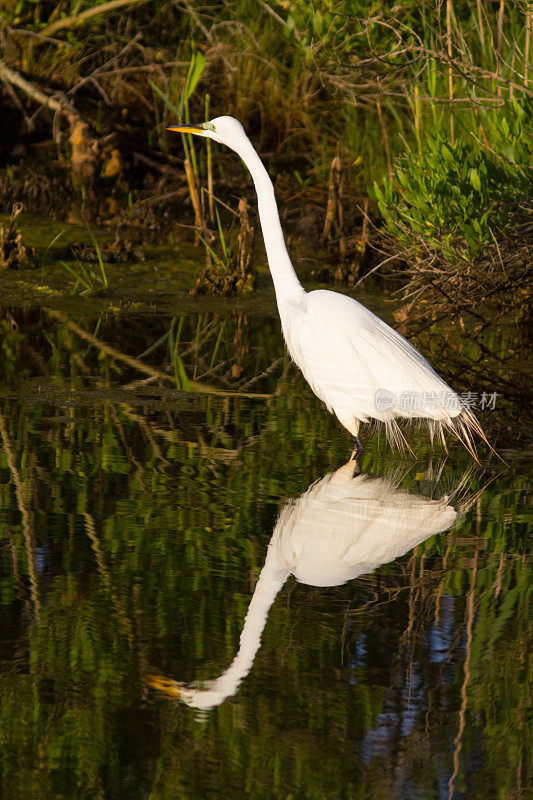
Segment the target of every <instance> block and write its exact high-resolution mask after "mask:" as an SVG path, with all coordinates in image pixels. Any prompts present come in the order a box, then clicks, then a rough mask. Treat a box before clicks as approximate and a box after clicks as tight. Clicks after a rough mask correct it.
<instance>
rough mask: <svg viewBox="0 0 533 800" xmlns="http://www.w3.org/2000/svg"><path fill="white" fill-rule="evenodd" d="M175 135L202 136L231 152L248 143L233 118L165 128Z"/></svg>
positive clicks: (237, 122)
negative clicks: (224, 146)
mask: <svg viewBox="0 0 533 800" xmlns="http://www.w3.org/2000/svg"><path fill="white" fill-rule="evenodd" d="M167 130H169V131H174V132H175V133H194V134H195V135H196V136H204V137H205V138H208V139H214V140H215V142H221V144H225V145H227V146H228V147H231V148H232V150H237V149H238V147H239V144H241V143H243V142H246V141H248V137H247V136H246V133H245V130H244V128H243V127H242V125H241V123H240V122H239V121H238V120H236V119H234V118H233V117H216V118H215V119H211V120H209V122H201V123H199V124H188V125H171V126H170V127H169V128H167Z"/></svg>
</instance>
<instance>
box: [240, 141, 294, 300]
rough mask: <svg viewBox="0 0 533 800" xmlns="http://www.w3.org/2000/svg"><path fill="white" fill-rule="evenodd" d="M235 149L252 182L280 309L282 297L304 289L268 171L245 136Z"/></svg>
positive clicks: (292, 297)
mask: <svg viewBox="0 0 533 800" xmlns="http://www.w3.org/2000/svg"><path fill="white" fill-rule="evenodd" d="M236 152H237V153H238V154H239V155H240V157H241V158H242V160H243V161H244V163H245V164H246V166H247V167H248V169H249V170H250V174H251V176H252V178H253V181H254V184H255V190H256V192H257V202H258V206H259V219H260V220H261V228H262V231H263V238H264V240H265V249H266V254H267V258H268V266H269V267H270V272H271V274H272V280H273V281H274V288H275V290H276V298H277V301H278V307H279V308H280V311H281V307H282V304H283V302H284V301H286V300H299V299H300V298H301V297H302V296H303V295H304V294H305V292H304V289H303V288H302V285H301V284H300V281H299V280H298V277H297V275H296V272H295V271H294V267H293V266H292V263H291V260H290V258H289V254H288V252H287V247H286V245H285V239H284V237H283V231H282V229H281V223H280V219H279V212H278V206H277V203H276V197H275V195H274V186H273V185H272V181H271V180H270V177H269V175H268V172H267V171H266V169H265V167H264V165H263V162H262V161H261V159H260V158H259V156H258V155H257V153H256V152H255V150H254V148H253V146H252V144H251V142H249V141H248V140H246V141H245V142H243V143H242V144H241V143H239V147H238V149H237V148H236Z"/></svg>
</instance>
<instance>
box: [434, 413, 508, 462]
mask: <svg viewBox="0 0 533 800" xmlns="http://www.w3.org/2000/svg"><path fill="white" fill-rule="evenodd" d="M444 427H446V428H447V429H448V430H449V431H451V432H452V433H453V434H454V436H456V437H457V438H458V439H459V441H460V442H461V443H462V444H463V445H464V446H465V447H466V449H467V450H468V452H469V453H470V455H471V456H472V458H474V459H475V460H476V461H477V462H478V464H479V463H480V461H479V457H478V454H477V450H476V445H475V442H474V437H473V434H476V436H479V438H480V439H481V440H482V441H483V442H485V444H486V445H487V447H488V448H489V449H490V450H492V452H493V453H494V455H496V456H498V458H499V459H500V460H501V461H503V459H502V458H501V456H500V455H498V453H497V452H496V450H495V449H494V447H493V446H492V445H491V444H490V442H489V440H488V439H487V437H486V436H485V432H484V430H483V428H482V427H481V425H480V424H479V422H478V420H477V419H476V417H475V416H474V414H473V413H472V411H471V410H470V409H469V408H463V410H462V411H461V413H460V414H458V415H457V416H456V417H453V418H452V420H451V421H450V422H446V423H444ZM441 435H442V430H441Z"/></svg>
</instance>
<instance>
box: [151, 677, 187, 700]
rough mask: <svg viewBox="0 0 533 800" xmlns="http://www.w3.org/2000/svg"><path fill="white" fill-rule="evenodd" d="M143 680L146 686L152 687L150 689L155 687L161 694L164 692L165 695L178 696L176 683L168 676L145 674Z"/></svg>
mask: <svg viewBox="0 0 533 800" xmlns="http://www.w3.org/2000/svg"><path fill="white" fill-rule="evenodd" d="M145 681H146V683H147V684H148V686H151V687H152V689H157V690H158V691H159V692H163V694H166V695H167V697H179V696H180V691H179V685H178V683H177V682H176V681H173V680H171V679H170V678H165V677H164V675H147V676H146V678H145Z"/></svg>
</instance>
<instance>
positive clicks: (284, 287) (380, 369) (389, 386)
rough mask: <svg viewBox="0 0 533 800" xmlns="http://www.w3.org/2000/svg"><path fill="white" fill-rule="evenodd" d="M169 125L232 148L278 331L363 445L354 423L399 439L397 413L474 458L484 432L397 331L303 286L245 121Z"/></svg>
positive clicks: (334, 295) (338, 297) (342, 299)
mask: <svg viewBox="0 0 533 800" xmlns="http://www.w3.org/2000/svg"><path fill="white" fill-rule="evenodd" d="M169 130H171V131H179V132H182V133H192V134H196V135H198V136H203V137H207V138H210V139H213V140H214V141H216V142H220V143H221V144H225V145H227V146H228V147H230V148H231V149H232V150H234V151H235V152H236V153H237V154H238V155H239V156H240V157H241V159H242V160H243V162H244V164H245V165H246V167H247V168H248V169H249V171H250V173H251V176H252V178H253V181H254V184H255V189H256V192H257V200H258V206H259V217H260V220H261V228H262V231H263V238H264V242H265V248H266V253H267V258H268V265H269V268H270V272H271V274H272V279H273V281H274V288H275V291H276V300H277V305H278V310H279V315H280V319H281V326H282V330H283V336H284V338H285V342H286V344H287V348H288V350H289V353H290V355H291V357H292V359H293V360H294V361H295V362H296V364H297V365H298V366H299V367H300V369H301V371H302V373H303V375H304V377H305V378H306V380H307V382H308V383H309V385H310V387H311V389H312V390H313V391H314V393H315V394H316V395H317V396H318V397H319V398H320V399H321V400H322V401H323V402H324V403H325V404H326V406H327V408H328V410H329V411H330V412H333V413H334V414H335V415H336V416H337V418H338V419H339V421H340V422H341V423H342V425H344V427H345V428H347V430H348V431H349V432H350V433H351V434H352V435H353V437H354V441H355V449H354V454H357V452H359V451H360V449H362V446H361V443H360V440H359V426H360V424H361V422H368V421H369V420H370V419H375V420H379V421H381V422H383V423H385V425H386V427H387V433H388V434H389V436H390V438H391V439H392V441H393V442H394V443H396V444H401V443H402V442H403V441H404V439H403V436H402V435H401V433H400V431H399V428H398V425H397V423H396V418H397V417H403V418H407V419H422V420H425V421H426V422H428V424H429V426H430V433H431V435H433V434H434V433H435V432H437V433H438V434H439V435H440V437H441V438H442V439H443V440H444V436H443V432H444V430H446V429H447V430H450V431H452V432H453V433H454V434H455V435H456V436H457V437H458V438H459V439H460V440H461V441H462V442H463V444H464V445H465V446H466V447H467V448H468V450H469V451H470V452H471V453H472V455H473V456H474V457H475V458H477V456H476V452H475V448H474V444H473V441H472V432H476V433H477V434H478V435H480V436H481V437H482V438H483V439H484V440H485V441H486V439H485V436H484V434H483V431H482V429H481V427H480V425H479V423H478V421H477V420H476V418H475V416H474V415H473V413H472V411H471V410H470V409H469V408H467V407H466V406H465V404H464V403H463V402H462V401H461V399H460V397H459V396H458V395H457V394H456V392H454V391H453V390H452V389H451V388H450V387H449V386H448V384H447V383H446V382H445V381H444V380H443V379H442V378H441V377H440V376H439V375H438V374H437V373H436V372H435V370H434V369H433V367H431V365H430V364H429V363H428V361H426V359H425V358H424V357H423V356H422V355H421V354H420V353H419V352H418V350H417V349H416V348H415V347H413V345H412V344H410V343H409V342H408V341H407V340H406V339H404V338H403V336H401V335H400V334H399V333H398V332H397V331H395V330H394V329H393V328H391V327H390V326H389V325H387V324H386V323H385V322H383V320H381V319H380V318H379V317H377V316H376V315H375V314H373V313H372V312H371V311H369V309H367V308H365V306H363V305H361V303H359V302H357V301H356V300H354V299H352V298H351V297H347V296H346V295H343V294H340V293H338V292H332V291H326V290H322V289H319V290H315V291H311V292H306V291H305V290H304V289H303V287H302V285H301V284H300V281H299V280H298V277H297V275H296V272H295V271H294V268H293V265H292V263H291V260H290V258H289V254H288V252H287V248H286V246H285V240H284V237H283V231H282V228H281V223H280V219H279V213H278V207H277V204H276V198H275V195H274V187H273V185H272V181H271V180H270V177H269V175H268V172H267V171H266V169H265V167H264V165H263V163H262V161H261V159H260V158H259V156H258V155H257V153H256V151H255V150H254V148H253V146H252V143H251V142H250V140H249V139H248V137H247V135H246V133H245V131H244V128H243V127H242V125H241V124H240V122H238V121H237V120H236V119H234V118H233V117H227V116H224V117H217V118H216V119H213V120H211V121H210V122H204V123H201V124H187V125H176V126H172V127H170V128H169Z"/></svg>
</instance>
